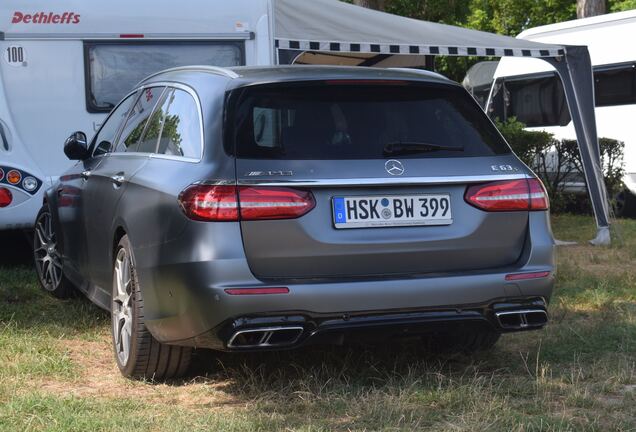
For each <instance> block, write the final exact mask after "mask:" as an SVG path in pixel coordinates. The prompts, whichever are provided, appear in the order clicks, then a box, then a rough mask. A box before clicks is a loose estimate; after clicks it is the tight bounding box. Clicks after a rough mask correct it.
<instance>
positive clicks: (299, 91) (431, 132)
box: [227, 83, 510, 159]
mask: <svg viewBox="0 0 636 432" xmlns="http://www.w3.org/2000/svg"><path fill="white" fill-rule="evenodd" d="M239 92H241V93H242V95H241V96H240V99H239V100H238V102H232V103H237V104H238V106H237V108H236V111H235V112H236V114H235V116H234V118H233V120H232V119H231V120H230V121H232V122H233V126H231V127H230V128H231V129H232V128H233V131H232V132H231V134H230V136H233V138H234V139H233V140H230V141H228V148H227V150H228V151H229V152H234V151H235V154H236V155H237V156H238V157H242V158H272V159H384V158H386V153H385V151H384V150H385V147H386V146H387V145H390V144H401V143H410V144H412V143H424V144H432V145H438V146H444V147H455V148H457V147H459V148H463V151H450V150H439V149H438V150H435V151H423V152H416V153H409V154H406V155H400V157H407V158H408V157H411V158H428V157H466V156H488V155H493V154H503V153H507V152H509V151H510V150H509V148H508V146H507V144H506V143H505V142H504V141H503V140H502V138H501V136H500V135H499V134H498V133H497V131H496V130H495V128H494V127H493V125H492V124H491V123H490V122H489V121H488V119H487V118H486V117H485V115H484V113H483V111H482V110H481V109H480V108H479V106H478V105H477V104H476V103H475V101H474V100H473V99H472V97H470V95H469V94H468V93H466V91H465V90H463V89H461V88H456V87H451V86H434V85H419V84H417V85H416V84H412V85H411V84H408V85H407V84H405V85H381V84H370V85H351V84H340V83H334V84H324V83H321V84H318V83H310V84H296V85H270V86H258V87H251V88H246V89H242V90H239ZM230 109H231V111H232V110H233V109H232V108H230ZM233 145H235V146H236V147H235V149H236V150H234V148H233V147H232V146H233Z"/></svg>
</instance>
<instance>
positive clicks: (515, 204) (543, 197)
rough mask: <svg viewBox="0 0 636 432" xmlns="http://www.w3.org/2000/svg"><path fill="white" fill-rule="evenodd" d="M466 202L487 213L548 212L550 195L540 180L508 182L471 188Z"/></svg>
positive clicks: (465, 196)
mask: <svg viewBox="0 0 636 432" xmlns="http://www.w3.org/2000/svg"><path fill="white" fill-rule="evenodd" d="M464 199H465V200H466V202H467V203H468V204H470V205H472V206H474V207H477V208H478V209H481V210H486V211H535V210H547V209H548V208H549V206H550V204H549V201H548V194H547V192H546V191H545V188H544V187H543V184H542V183H541V181H540V180H539V179H536V178H532V179H521V180H506V181H498V182H492V183H485V184H480V185H474V186H469V187H468V189H467V190H466V194H465V195H464Z"/></svg>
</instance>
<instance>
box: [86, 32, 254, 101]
mask: <svg viewBox="0 0 636 432" xmlns="http://www.w3.org/2000/svg"><path fill="white" fill-rule="evenodd" d="M84 52H85V67H86V108H87V110H88V111H89V112H108V111H110V110H111V109H112V108H113V107H114V106H115V105H116V104H117V102H119V100H120V99H121V98H122V97H124V96H125V95H126V94H127V93H128V92H129V91H130V90H131V89H132V88H133V87H134V86H135V85H136V84H137V83H139V82H140V81H141V80H142V79H144V78H145V77H147V76H148V75H150V74H153V73H155V72H159V71H161V70H163V69H168V68H172V67H177V66H187V65H210V66H223V67H230V66H240V65H242V64H243V63H244V55H243V43H242V42H231V41H230V42H216V41H214V42H179V43H175V42H86V43H85V44H84Z"/></svg>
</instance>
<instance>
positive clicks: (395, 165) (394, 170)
mask: <svg viewBox="0 0 636 432" xmlns="http://www.w3.org/2000/svg"><path fill="white" fill-rule="evenodd" d="M384 169H385V170H386V172H388V173H389V174H391V175H394V176H399V175H402V174H404V166H403V165H402V162H400V161H399V160H395V159H390V160H388V161H386V162H385V164H384Z"/></svg>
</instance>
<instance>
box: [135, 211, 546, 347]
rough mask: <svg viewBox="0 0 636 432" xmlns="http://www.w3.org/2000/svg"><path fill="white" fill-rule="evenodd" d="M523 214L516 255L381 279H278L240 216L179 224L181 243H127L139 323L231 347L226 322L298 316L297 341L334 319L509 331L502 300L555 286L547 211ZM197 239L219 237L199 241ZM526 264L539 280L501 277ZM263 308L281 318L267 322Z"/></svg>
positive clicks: (177, 337)
mask: <svg viewBox="0 0 636 432" xmlns="http://www.w3.org/2000/svg"><path fill="white" fill-rule="evenodd" d="M528 223H529V225H530V226H529V229H528V232H529V233H532V238H530V236H529V238H528V240H527V241H526V245H525V246H524V250H523V253H522V255H521V256H520V257H519V259H518V261H517V262H516V263H515V264H513V265H511V266H508V267H506V268H498V269H491V270H484V271H473V272H471V271H466V272H462V273H459V274H458V273H454V274H423V275H411V276H408V277H400V278H398V277H395V276H393V277H391V276H390V275H387V277H386V278H383V279H377V278H376V279H367V280H363V279H350V280H286V281H276V282H272V281H268V282H264V281H261V280H258V279H256V278H255V277H254V276H253V274H252V272H251V271H250V268H249V266H248V263H247V260H246V258H245V255H244V252H243V247H242V242H241V241H240V238H241V237H240V235H241V234H240V228H239V227H238V224H225V225H224V224H210V225H206V224H201V225H197V226H200V227H202V229H203V228H205V229H208V230H212V231H209V232H206V233H205V236H204V235H202V233H201V232H199V231H192V232H191V233H189V232H185V233H184V235H183V238H181V239H179V240H176V241H175V242H174V243H180V244H172V243H164V244H161V245H157V246H153V247H144V248H139V249H135V250H134V253H135V260H136V267H137V274H138V277H139V281H140V283H141V288H142V291H143V296H144V312H145V317H146V326H147V327H148V329H149V330H150V331H151V333H152V334H153V336H154V337H155V338H156V339H157V340H159V341H160V342H164V343H170V344H177V345H194V346H200V347H208V348H215V349H228V342H229V338H230V337H231V336H232V334H231V333H232V332H230V334H228V330H227V329H228V328H230V329H231V330H237V329H240V326H241V325H243V326H248V327H246V328H251V327H250V326H254V323H253V322H252V321H250V320H261V321H262V324H263V325H264V326H270V327H272V326H274V327H275V326H282V325H289V324H295V325H299V326H301V327H302V328H303V336H302V338H299V341H298V343H301V342H302V343H306V342H308V341H309V339H313V340H317V339H318V334H326V333H331V332H334V331H335V328H336V327H346V328H347V330H353V329H356V328H358V327H366V326H367V324H368V325H373V326H375V327H378V328H379V327H385V328H390V327H392V326H398V327H403V328H404V327H405V328H407V331H412V330H408V329H413V328H416V327H417V331H418V332H419V331H420V330H426V329H425V328H424V327H427V324H433V323H437V324H439V323H447V324H448V323H450V322H455V321H475V320H476V321H479V322H480V323H482V324H484V325H490V326H492V327H493V328H495V329H497V330H499V331H508V330H515V329H503V328H501V326H497V321H496V318H495V317H494V315H493V312H492V311H493V310H494V309H493V308H494V307H495V306H496V305H497V304H501V303H506V302H509V303H512V304H513V306H511V307H512V308H518V309H523V308H525V307H527V306H528V301H530V302H532V301H533V300H532V299H542V301H543V304H544V306H537V307H543V309H544V310H545V304H546V303H547V302H548V300H549V298H550V296H551V294H552V289H553V286H554V277H555V274H554V270H555V264H554V241H553V238H552V235H551V232H550V228H549V222H548V215H547V213H546V212H535V213H531V214H530V216H529V221H528ZM213 230H222V231H223V232H222V233H221V232H218V233H217V232H216V231H213ZM201 238H204V239H205V238H207V239H219V241H218V242H216V243H214V244H211V242H210V241H209V240H207V241H206V242H205V244H202V242H201ZM133 240H134V239H133ZM221 242H223V243H221ZM133 245H134V241H133ZM167 250H182V251H188V255H186V256H184V255H182V256H179V257H178V258H180V259H179V260H176V262H175V259H174V255H173V254H172V253H167V252H166V251H167ZM162 257H168V258H167V259H166V260H163V259H162ZM526 272H549V274H548V276H546V277H541V278H537V279H527V280H515V281H508V280H506V275H507V274H511V273H526ZM268 286H269V287H272V286H274V287H281V286H284V287H287V288H289V293H288V294H264V295H229V294H228V293H226V292H225V289H227V288H258V287H268ZM413 314H415V315H413ZM269 317H279V318H277V319H273V320H270V321H268V319H269ZM344 317H349V319H345V318H344ZM352 317H367V318H359V319H358V318H356V319H353V320H352V319H351V318H352ZM245 320H247V321H245ZM281 320H282V321H281ZM290 320H292V321H290ZM294 320H295V321H294ZM339 320H340V321H339ZM285 321H286V322H287V323H286V324H281V322H285ZM240 323H243V324H240ZM437 324H436V325H437ZM442 325H444V324H442ZM334 326H336V327H334ZM429 327H430V326H429ZM518 330H521V329H518ZM413 331H414V330H413ZM313 332H316V334H315V335H313V336H312V337H311V338H309V337H308V336H307V335H309V334H312V333H313ZM341 333H342V332H341ZM294 345H295V344H294Z"/></svg>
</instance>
